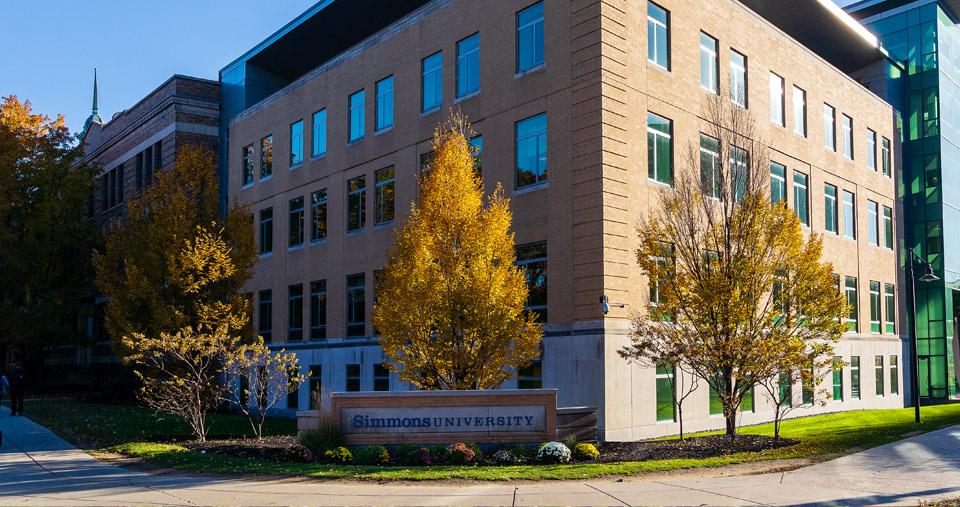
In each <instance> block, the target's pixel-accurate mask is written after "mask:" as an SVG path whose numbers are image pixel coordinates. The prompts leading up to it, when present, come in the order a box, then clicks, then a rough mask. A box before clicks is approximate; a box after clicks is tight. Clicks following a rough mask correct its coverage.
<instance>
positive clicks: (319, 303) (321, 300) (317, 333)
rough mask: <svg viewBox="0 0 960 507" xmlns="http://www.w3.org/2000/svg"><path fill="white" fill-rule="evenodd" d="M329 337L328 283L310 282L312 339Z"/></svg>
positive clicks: (322, 281) (324, 281) (323, 281)
mask: <svg viewBox="0 0 960 507" xmlns="http://www.w3.org/2000/svg"><path fill="white" fill-rule="evenodd" d="M326 337H327V281H326V280H317V281H315V282H310V339H311V340H322V339H324V338H326Z"/></svg>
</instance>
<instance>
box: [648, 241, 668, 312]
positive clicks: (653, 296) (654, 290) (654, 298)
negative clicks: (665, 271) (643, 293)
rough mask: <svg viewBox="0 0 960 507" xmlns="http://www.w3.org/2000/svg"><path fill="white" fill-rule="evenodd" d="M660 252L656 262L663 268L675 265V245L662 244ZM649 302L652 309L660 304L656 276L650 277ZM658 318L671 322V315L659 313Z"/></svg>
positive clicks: (655, 259)
mask: <svg viewBox="0 0 960 507" xmlns="http://www.w3.org/2000/svg"><path fill="white" fill-rule="evenodd" d="M659 250H660V252H659V255H658V256H657V257H654V259H653V260H654V261H655V262H656V263H657V265H658V266H660V267H661V268H669V267H671V266H672V264H673V245H671V244H669V243H661V244H660V248H659ZM648 290H649V301H650V306H651V307H656V306H657V305H659V304H660V281H659V279H658V278H657V277H656V276H650V280H649V288H648ZM658 313H659V315H658V318H659V319H661V320H669V319H670V316H669V315H664V314H663V312H658Z"/></svg>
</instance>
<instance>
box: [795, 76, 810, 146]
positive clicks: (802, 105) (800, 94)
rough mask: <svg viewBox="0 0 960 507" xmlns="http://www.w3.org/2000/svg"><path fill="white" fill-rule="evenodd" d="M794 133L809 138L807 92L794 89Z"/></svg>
mask: <svg viewBox="0 0 960 507" xmlns="http://www.w3.org/2000/svg"><path fill="white" fill-rule="evenodd" d="M793 131H794V132H796V133H797V134H798V135H801V136H803V137H807V92H806V91H805V90H803V89H802V88H797V87H796V86H794V87H793Z"/></svg>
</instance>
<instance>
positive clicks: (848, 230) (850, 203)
mask: <svg viewBox="0 0 960 507" xmlns="http://www.w3.org/2000/svg"><path fill="white" fill-rule="evenodd" d="M843 236H844V237H846V238H849V239H857V201H856V197H855V196H854V195H853V192H848V191H846V190H844V191H843Z"/></svg>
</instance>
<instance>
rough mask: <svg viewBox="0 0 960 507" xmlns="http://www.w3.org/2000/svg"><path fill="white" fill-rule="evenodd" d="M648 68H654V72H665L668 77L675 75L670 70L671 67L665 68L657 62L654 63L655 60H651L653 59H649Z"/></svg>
mask: <svg viewBox="0 0 960 507" xmlns="http://www.w3.org/2000/svg"><path fill="white" fill-rule="evenodd" d="M647 67H648V68H652V69H654V70H658V71H660V72H663V73H665V74H667V75H673V72H672V71H671V70H670V68H669V67H664V66H663V65H660V64H659V63H657V62H655V61H653V60H651V59H649V58H647Z"/></svg>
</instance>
